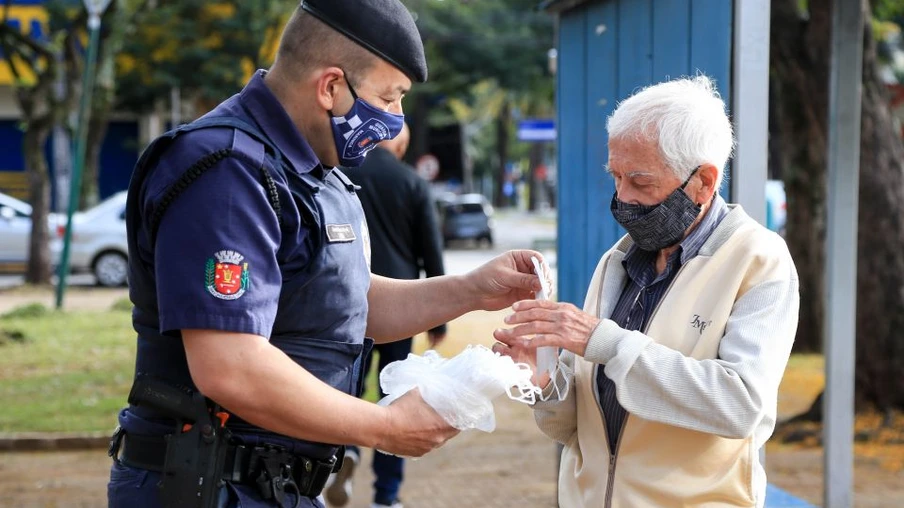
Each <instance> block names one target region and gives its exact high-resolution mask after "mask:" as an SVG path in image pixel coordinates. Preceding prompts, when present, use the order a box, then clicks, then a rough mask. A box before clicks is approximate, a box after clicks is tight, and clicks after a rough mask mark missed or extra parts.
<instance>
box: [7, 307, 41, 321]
mask: <svg viewBox="0 0 904 508" xmlns="http://www.w3.org/2000/svg"><path fill="white" fill-rule="evenodd" d="M49 312H50V310H49V309H48V308H47V307H45V306H44V305H42V304H40V303H29V304H27V305H22V306H21V307H16V308H15V309H13V310H11V311H9V312H7V313H5V314H3V315H2V316H0V319H2V320H12V319H34V318H40V317H43V316H46V315H47V314H48V313H49Z"/></svg>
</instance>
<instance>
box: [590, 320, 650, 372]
mask: <svg viewBox="0 0 904 508" xmlns="http://www.w3.org/2000/svg"><path fill="white" fill-rule="evenodd" d="M652 340H653V339H651V338H649V337H647V336H646V335H644V334H642V333H640V332H630V331H628V330H625V329H624V328H622V327H620V326H618V325H617V324H615V321H612V320H611V319H604V320H602V321H600V324H599V325H597V327H596V329H595V330H593V333H591V334H590V339H588V340H587V348H586V349H585V350H584V359H585V360H587V361H589V362H593V363H598V364H601V365H606V366H607V371H608V369H609V367H612V366H613V365H611V364H612V363H614V362H613V360H617V363H619V364H621V363H623V362H624V363H626V364H627V365H629V366H630V365H631V364H633V363H634V361H635V360H636V359H637V357H638V356H639V355H640V352H641V351H643V349H644V348H645V347H647V344H649V343H650V342H651V341H652Z"/></svg>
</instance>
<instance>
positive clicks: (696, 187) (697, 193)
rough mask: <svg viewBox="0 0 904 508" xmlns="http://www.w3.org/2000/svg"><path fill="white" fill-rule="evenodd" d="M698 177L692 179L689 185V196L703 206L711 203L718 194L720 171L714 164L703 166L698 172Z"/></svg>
mask: <svg viewBox="0 0 904 508" xmlns="http://www.w3.org/2000/svg"><path fill="white" fill-rule="evenodd" d="M697 177H698V178H692V179H691V181H690V182H689V183H688V187H689V189H688V190H689V191H690V192H688V195H689V196H690V197H691V199H693V200H694V203H697V204H698V205H702V204H704V203H709V201H710V200H711V199H712V198H713V194H715V193H716V191H717V189H716V182H717V181H719V170H718V169H717V168H716V167H715V166H713V165H712V164H703V165H702V166H700V169H699V170H697Z"/></svg>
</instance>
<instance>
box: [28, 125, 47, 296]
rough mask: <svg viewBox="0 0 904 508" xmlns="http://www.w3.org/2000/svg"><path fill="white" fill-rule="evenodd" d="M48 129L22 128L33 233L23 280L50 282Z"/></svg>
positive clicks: (41, 282)
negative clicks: (23, 130)
mask: <svg viewBox="0 0 904 508" xmlns="http://www.w3.org/2000/svg"><path fill="white" fill-rule="evenodd" d="M49 132H50V131H49V129H46V128H39V127H36V126H31V127H30V128H29V129H28V130H26V131H25V136H24V138H23V141H22V149H23V151H24V152H25V171H26V173H27V175H28V201H29V203H30V204H31V224H32V233H31V236H30V239H29V244H28V265H27V266H26V269H25V282H26V283H28V284H50V276H51V268H50V232H49V230H48V227H47V216H48V213H49V212H48V211H49V210H50V176H49V174H48V171H47V161H46V160H45V159H44V142H45V141H46V140H47V135H48V134H49Z"/></svg>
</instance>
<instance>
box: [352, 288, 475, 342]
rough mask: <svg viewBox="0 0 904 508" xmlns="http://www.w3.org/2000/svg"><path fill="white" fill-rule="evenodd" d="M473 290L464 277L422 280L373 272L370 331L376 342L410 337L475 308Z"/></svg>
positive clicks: (368, 324) (369, 300) (368, 316)
mask: <svg viewBox="0 0 904 508" xmlns="http://www.w3.org/2000/svg"><path fill="white" fill-rule="evenodd" d="M473 295H474V291H473V290H469V289H468V286H467V282H466V280H465V279H464V278H463V277H460V276H452V275H446V276H442V277H431V278H429V279H420V280H396V279H388V278H386V277H380V276H379V275H373V276H371V284H370V291H369V292H368V294H367V301H368V304H369V305H370V309H369V311H368V315H367V335H368V336H369V337H373V338H374V340H376V341H377V342H391V341H394V340H399V339H403V338H405V337H411V336H413V335H416V334H418V333H421V332H424V331H427V330H429V329H431V328H434V327H436V326H439V325H441V324H443V323H446V322H448V321H451V320H453V319H455V318H457V317H459V316H461V315H462V314H464V313H466V312H470V311H472V310H475V309H476V302H475V300H474V296H473Z"/></svg>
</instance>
